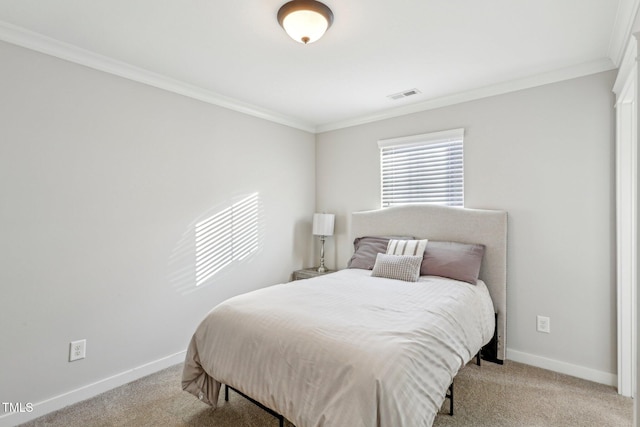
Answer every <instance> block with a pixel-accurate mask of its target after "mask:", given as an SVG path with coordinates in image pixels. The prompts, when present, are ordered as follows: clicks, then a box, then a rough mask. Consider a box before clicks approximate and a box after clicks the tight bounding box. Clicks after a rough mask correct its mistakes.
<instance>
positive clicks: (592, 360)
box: [316, 72, 616, 385]
mask: <svg viewBox="0 0 640 427" xmlns="http://www.w3.org/2000/svg"><path fill="white" fill-rule="evenodd" d="M614 77H615V72H607V73H601V74H596V75H592V76H588V77H583V78H579V79H574V80H569V81H565V82H561V83H556V84H550V85H546V86H542V87H538V88H533V89H528V90H523V91H519V92H514V93H510V94H505V95H500V96H495V97H490V98H485V99H481V100H478V101H473V102H467V103H464V104H459V105H455V106H451V107H446V108H440V109H436V110H431V111H426V112H422V113H416V114H412V115H407V116H403V117H398V118H394V119H389V120H385V121H381V122H377V123H371V124H367V125H362V126H358V127H353V128H349V129H343V130H337V131H333V132H327V133H324V134H321V135H319V136H318V139H317V148H316V150H317V170H316V172H317V184H316V188H317V190H316V191H317V207H318V209H322V210H326V211H327V212H333V213H336V214H337V217H336V223H337V226H336V227H337V228H336V233H337V235H336V236H335V238H334V239H333V240H332V241H330V242H329V245H328V248H327V259H328V260H329V262H328V265H329V266H330V267H335V266H336V265H337V266H338V267H345V265H346V263H347V261H348V259H349V257H350V254H351V251H352V245H351V242H349V241H348V240H349V239H348V235H349V232H348V224H349V216H350V214H351V212H353V211H358V210H368V209H377V208H379V207H380V196H379V193H380V175H379V153H378V148H377V141H378V140H379V139H385V138H393V137H401V136H407V135H415V134H421V133H427V132H434V131H440V130H446V129H453V128H460V127H463V128H465V140H464V144H465V205H466V206H467V207H473V208H496V209H504V210H507V211H508V213H509V241H508V243H509V252H508V253H509V255H508V256H509V258H508V265H509V267H508V314H507V319H508V325H507V348H508V356H507V357H508V358H511V359H514V360H520V361H523V362H527V363H531V364H535V365H539V366H543V367H546V368H550V369H555V370H558V371H561V372H566V373H569V374H572V375H576V376H581V377H583V378H588V379H592V380H596V381H600V382H604V383H610V384H612V385H613V384H615V373H616V329H615V328H616V308H615V301H616V299H615V223H614V221H615V213H614V206H615V187H614V184H615V183H614V129H615V126H614V115H613V104H614V97H613V94H612V92H611V88H612V85H613V81H614ZM425 237H428V236H425ZM538 314H540V315H544V316H549V317H551V334H542V333H538V332H536V330H535V325H536V315H538Z"/></svg>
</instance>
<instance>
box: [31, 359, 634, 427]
mask: <svg viewBox="0 0 640 427" xmlns="http://www.w3.org/2000/svg"><path fill="white" fill-rule="evenodd" d="M181 370H182V365H176V366H174V367H171V368H169V369H165V370H163V371H161V372H158V373H156V374H153V375H150V376H148V377H145V378H142V379H140V380H138V381H135V382H132V383H130V384H127V385H124V386H122V387H119V388H117V389H114V390H111V391H109V392H106V393H104V394H101V395H99V396H97V397H95V398H93V399H89V400H86V401H84V402H80V403H78V404H75V405H72V406H69V407H67V408H64V409H62V410H60V411H57V412H54V413H52V414H49V415H46V416H44V417H41V418H39V419H36V420H34V421H31V422H29V423H26V424H23V426H61V427H62V426H64V427H94V426H95V427H98V426H99V427H102V426H104V427H107V426H194V427H200V426H202V427H207V426H211V427H220V426H234V427H264V426H273V427H277V426H278V421H277V420H276V419H275V418H274V417H273V416H271V415H269V414H268V413H266V412H264V411H263V410H262V409H260V408H258V407H256V406H255V405H253V404H251V403H249V402H247V401H246V400H245V399H243V398H242V397H240V396H238V395H237V394H235V393H234V392H230V401H229V402H228V403H225V402H224V400H223V399H224V396H223V393H221V396H220V401H221V405H220V407H219V408H218V409H216V410H215V411H213V410H211V409H210V407H209V406H207V405H205V404H203V403H201V402H200V401H199V400H197V399H196V398H195V397H193V396H191V395H190V394H188V393H186V392H184V391H182V389H181V388H180V375H181V372H182V371H181ZM447 411H448V400H447V401H445V405H444V406H443V409H442V410H441V412H440V414H439V415H438V416H437V417H436V420H435V423H434V426H437V427H444V426H473V427H483V426H486V427H498V426H505V427H519V426H526V427H554V426H558V427H567V426H579V427H591V426H593V427H608V426H611V427H626V426H631V425H632V420H633V409H632V400H631V399H629V398H624V397H621V396H619V395H618V394H617V393H616V391H615V389H614V388H612V387H607V386H603V385H600V384H595V383H591V382H588V381H584V380H580V379H576V378H573V377H569V376H566V375H560V374H555V373H553V372H549V371H545V370H542V369H538V368H533V367H530V366H527V365H523V364H520V363H515V362H509V361H507V362H506V363H505V365H504V366H499V365H496V364H493V363H488V362H484V363H483V364H482V366H481V367H478V366H475V365H473V364H469V365H468V366H466V367H465V368H464V369H463V370H462V371H461V372H460V373H459V374H458V377H457V378H456V381H455V415H454V416H453V417H451V416H449V415H448V412H447ZM285 426H286V427H292V425H291V424H290V423H285ZM345 427H348V426H345Z"/></svg>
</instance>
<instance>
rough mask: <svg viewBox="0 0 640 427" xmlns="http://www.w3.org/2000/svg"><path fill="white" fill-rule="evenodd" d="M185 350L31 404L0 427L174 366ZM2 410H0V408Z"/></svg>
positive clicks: (0, 419)
mask: <svg viewBox="0 0 640 427" xmlns="http://www.w3.org/2000/svg"><path fill="white" fill-rule="evenodd" d="M185 355H186V350H185V351H181V352H178V353H175V354H172V355H170V356H166V357H163V358H161V359H158V360H154V361H153V362H149V363H146V364H144V365H142V366H138V367H136V368H133V369H129V370H127V371H124V372H120V373H119V374H116V375H113V376H111V377H108V378H104V379H102V380H100V381H96V382H94V383H92V384H87V385H85V386H83V387H80V388H77V389H75V390H71V391H69V392H67V393H63V394H60V395H58V396H54V397H52V398H50V399H47V400H43V401H42V402H37V403H33V406H32V408H33V410H32V411H31V412H26V411H25V412H10V413H7V414H4V415H0V427H11V426H15V425H18V424H22V423H26V422H27V421H31V420H33V419H36V418H38V417H41V416H43V415H46V414H48V413H50V412H53V411H57V410H59V409H62V408H64V407H65V406H69V405H72V404H74V403H78V402H81V401H83V400H86V399H89V398H92V397H94V396H97V395H98V394H100V393H104V392H105V391H109V390H111V389H114V388H116V387H120V386H121V385H124V384H127V383H130V382H131V381H135V380H137V379H140V378H142V377H145V376H147V375H150V374H153V373H155V372H158V371H161V370H163V369H165V368H168V367H170V366H173V365H176V364H178V363H181V362H183V361H184V357H185ZM0 409H2V408H0Z"/></svg>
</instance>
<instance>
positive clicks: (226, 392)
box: [224, 384, 284, 427]
mask: <svg viewBox="0 0 640 427" xmlns="http://www.w3.org/2000/svg"><path fill="white" fill-rule="evenodd" d="M229 389H231V390H233V391H235V392H236V393H238V394H239V395H240V396H242V397H244V398H245V399H247V400H248V401H249V402H251V403H253V404H254V405H256V406H258V407H259V408H261V409H263V410H264V411H267V412H268V413H270V414H271V415H273V416H274V417H276V418H277V419H278V421H279V425H280V427H284V416H283V415H281V414H279V413H277V412H276V411H274V410H273V409H271V408H269V407H266V406H264V405H263V404H262V403H260V402H258V401H257V400H255V399H252V398H251V397H249V396H247V395H246V394H244V393H242V392H241V391H239V390H236V389H235V388H233V387H229V385H228V384H225V385H224V400H225V401H227V402H228V401H229Z"/></svg>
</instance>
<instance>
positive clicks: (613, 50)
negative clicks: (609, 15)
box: [609, 0, 640, 68]
mask: <svg viewBox="0 0 640 427" xmlns="http://www.w3.org/2000/svg"><path fill="white" fill-rule="evenodd" d="M639 9H640V0H620V3H618V11H617V12H616V20H615V22H614V24H613V31H612V32H611V40H610V41H609V58H611V61H613V63H614V64H615V66H616V68H618V67H620V65H621V63H622V61H623V58H624V55H625V52H626V50H627V44H628V43H629V39H630V38H631V32H632V30H633V24H634V22H635V20H636V18H637V16H638V10H639Z"/></svg>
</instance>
